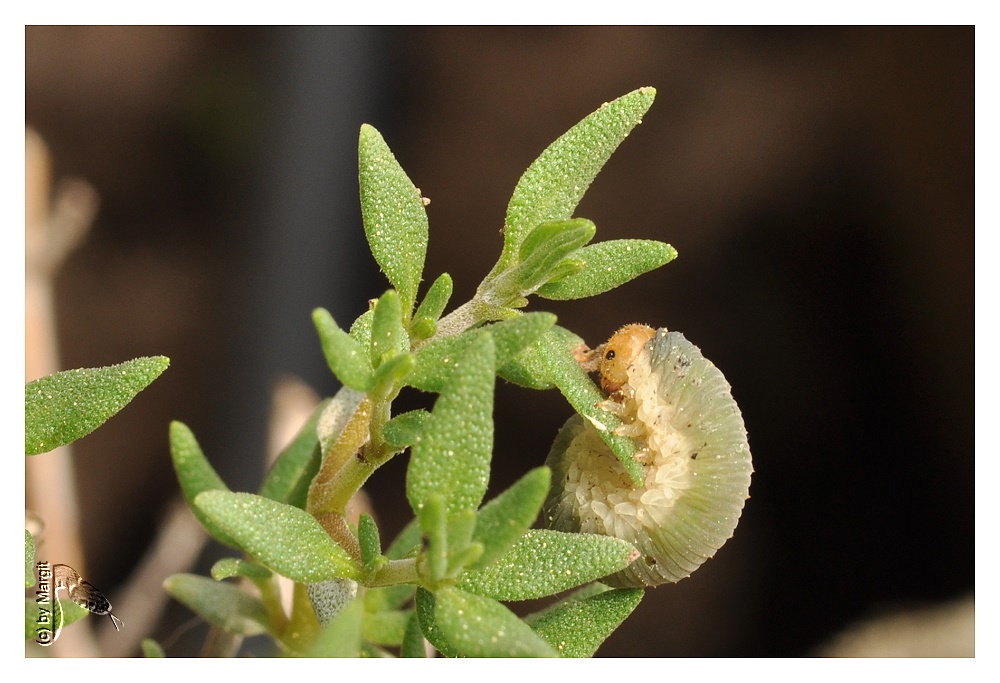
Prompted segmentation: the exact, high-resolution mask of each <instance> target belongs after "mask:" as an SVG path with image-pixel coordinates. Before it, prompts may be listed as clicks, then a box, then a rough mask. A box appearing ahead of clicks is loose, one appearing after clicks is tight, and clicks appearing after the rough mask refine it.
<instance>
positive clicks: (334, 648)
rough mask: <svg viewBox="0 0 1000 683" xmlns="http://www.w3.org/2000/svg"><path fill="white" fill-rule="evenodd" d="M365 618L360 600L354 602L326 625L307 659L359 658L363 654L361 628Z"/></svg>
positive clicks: (307, 654)
mask: <svg viewBox="0 0 1000 683" xmlns="http://www.w3.org/2000/svg"><path fill="white" fill-rule="evenodd" d="M364 616H365V611H364V606H363V605H362V604H361V601H360V600H352V601H351V602H350V603H349V604H348V605H347V606H346V607H344V609H342V610H341V611H340V613H339V614H338V615H337V616H336V617H334V619H333V620H332V621H331V622H330V623H329V624H327V625H326V627H325V628H324V629H323V630H322V631H321V632H320V634H319V636H318V637H317V638H316V642H315V643H313V646H312V647H311V648H310V649H309V652H308V653H306V656H307V657H358V656H360V653H361V628H362V621H363V619H364Z"/></svg>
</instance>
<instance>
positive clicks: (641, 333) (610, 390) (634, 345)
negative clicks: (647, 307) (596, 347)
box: [600, 324, 656, 394]
mask: <svg viewBox="0 0 1000 683" xmlns="http://www.w3.org/2000/svg"><path fill="white" fill-rule="evenodd" d="M654 334H656V330H654V329H653V328H652V327H650V326H649V325H640V324H633V325H626V326H625V327H623V328H621V329H620V330H618V331H617V332H615V333H614V335H612V337H611V339H609V340H608V343H607V344H605V345H604V351H603V353H601V367H600V371H601V389H603V390H604V393H606V394H614V393H616V392H618V391H619V390H621V388H622V386H624V385H625V383H626V382H628V368H629V366H630V365H632V363H634V362H635V359H636V358H638V357H639V353H640V352H641V351H642V348H643V347H644V346H645V345H646V342H648V341H649V340H650V339H652V338H653V335H654Z"/></svg>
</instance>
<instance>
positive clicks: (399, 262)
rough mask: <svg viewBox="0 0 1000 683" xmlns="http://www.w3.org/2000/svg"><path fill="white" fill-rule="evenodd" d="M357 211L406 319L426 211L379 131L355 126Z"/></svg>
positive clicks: (420, 261) (420, 265)
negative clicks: (357, 138)
mask: <svg viewBox="0 0 1000 683" xmlns="http://www.w3.org/2000/svg"><path fill="white" fill-rule="evenodd" d="M358 166H359V169H358V170H359V173H358V175H359V179H360V185H361V214H362V217H363V219H364V224H365V235H366V236H367V237H368V245H369V247H370V248H371V251H372V256H374V257H375V261H376V262H377V263H378V265H379V267H380V268H381V269H382V272H384V273H385V275H386V277H388V278H389V282H391V283H392V286H393V287H394V288H395V289H396V290H397V291H398V292H399V296H400V299H401V302H402V309H403V315H404V316H405V319H406V320H407V321H408V320H409V319H410V313H411V312H412V311H413V303H414V302H415V301H416V296H417V287H418V286H419V284H420V278H421V274H422V273H423V270H424V259H425V257H426V255H427V232H428V228H427V211H426V210H425V209H424V201H423V198H422V197H421V196H420V191H419V190H417V188H416V187H415V186H414V185H413V183H412V182H411V181H410V179H409V177H408V176H407V175H406V172H405V171H403V168H402V167H401V166H400V165H399V162H397V161H396V157H394V156H393V154H392V152H391V151H389V146H388V145H387V144H386V143H385V140H384V139H382V135H381V134H379V132H378V131H377V130H375V129H374V128H373V127H371V126H369V125H367V124H366V125H364V126H362V127H361V136H360V140H359V143H358Z"/></svg>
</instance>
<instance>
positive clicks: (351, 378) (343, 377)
mask: <svg viewBox="0 0 1000 683" xmlns="http://www.w3.org/2000/svg"><path fill="white" fill-rule="evenodd" d="M312 317H313V324H314V325H315V326H316V331H317V332H318V333H319V340H320V344H321V345H322V347H323V355H324V356H325V357H326V364H327V365H329V366H330V370H332V371H333V374H334V375H336V376H337V379H339V380H340V381H341V382H343V383H344V384H346V385H347V386H349V387H351V388H352V389H357V390H358V391H368V390H369V389H371V388H372V366H371V363H370V362H369V361H368V357H367V355H366V354H365V350H364V348H363V347H362V346H361V345H360V344H359V343H358V342H357V341H356V340H355V339H354V337H352V336H351V335H350V334H348V333H347V332H344V331H343V330H342V329H340V327H339V326H338V325H337V323H336V321H334V319H333V316H332V315H330V312H329V311H327V310H326V309H325V308H317V309H315V310H314V311H313V314H312Z"/></svg>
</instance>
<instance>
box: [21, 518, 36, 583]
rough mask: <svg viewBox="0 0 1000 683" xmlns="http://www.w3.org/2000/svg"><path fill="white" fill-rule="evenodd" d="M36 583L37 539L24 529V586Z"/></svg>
mask: <svg viewBox="0 0 1000 683" xmlns="http://www.w3.org/2000/svg"><path fill="white" fill-rule="evenodd" d="M34 585H35V539H34V538H32V536H31V532H30V531H28V530H27V529H25V530H24V587H25V588H28V587H30V586H34Z"/></svg>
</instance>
